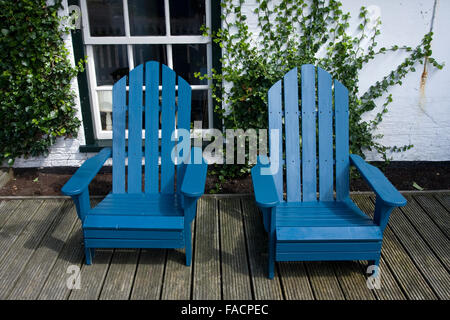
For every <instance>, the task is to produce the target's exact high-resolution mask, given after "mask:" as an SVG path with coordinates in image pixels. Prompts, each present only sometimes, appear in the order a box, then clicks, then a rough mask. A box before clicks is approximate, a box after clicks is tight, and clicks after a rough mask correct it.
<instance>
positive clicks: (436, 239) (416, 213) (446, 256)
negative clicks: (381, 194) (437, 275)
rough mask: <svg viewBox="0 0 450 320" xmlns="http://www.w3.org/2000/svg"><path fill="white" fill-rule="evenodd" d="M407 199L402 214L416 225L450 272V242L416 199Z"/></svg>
mask: <svg viewBox="0 0 450 320" xmlns="http://www.w3.org/2000/svg"><path fill="white" fill-rule="evenodd" d="M406 199H407V200H408V205H407V206H406V207H404V208H402V212H403V213H404V215H405V216H406V217H407V218H408V220H409V221H410V222H411V223H412V224H413V225H414V227H415V228H416V230H417V231H418V232H419V233H420V235H421V236H422V238H424V239H425V241H426V242H427V244H428V246H429V247H430V248H431V249H432V250H433V252H434V253H435V254H436V256H437V257H438V258H439V260H441V261H442V263H443V265H444V267H445V268H446V269H447V271H448V270H449V268H450V240H449V239H448V238H447V237H446V236H445V234H444V233H443V232H442V230H441V229H440V228H439V227H437V226H436V224H435V223H434V222H433V220H432V219H431V218H430V217H429V216H428V214H427V213H426V212H425V211H424V210H423V209H422V207H421V206H419V205H418V203H417V202H416V200H415V199H414V197H412V196H406ZM432 201H436V200H432ZM436 202H437V201H436ZM436 205H438V206H439V205H440V204H439V203H436ZM431 210H433V209H431Z"/></svg>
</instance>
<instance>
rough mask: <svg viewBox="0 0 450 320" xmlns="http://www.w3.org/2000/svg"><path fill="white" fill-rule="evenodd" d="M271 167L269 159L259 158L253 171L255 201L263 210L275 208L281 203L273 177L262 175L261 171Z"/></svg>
mask: <svg viewBox="0 0 450 320" xmlns="http://www.w3.org/2000/svg"><path fill="white" fill-rule="evenodd" d="M262 162H264V164H263V163H262ZM269 167H270V163H269V160H268V158H267V157H266V156H259V157H258V163H257V164H256V165H255V166H254V167H253V168H252V170H251V172H252V182H253V190H254V192H255V200H256V203H257V204H258V206H259V207H263V208H271V207H275V206H276V205H277V204H279V203H280V199H278V192H277V188H276V186H275V182H274V181H273V176H272V175H270V174H268V175H266V174H262V173H261V169H263V168H269Z"/></svg>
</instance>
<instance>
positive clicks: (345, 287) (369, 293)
mask: <svg viewBox="0 0 450 320" xmlns="http://www.w3.org/2000/svg"><path fill="white" fill-rule="evenodd" d="M332 265H333V267H334V270H335V272H336V276H337V279H338V281H339V284H340V286H341V288H342V291H343V292H344V296H345V299H346V300H375V295H374V293H373V290H371V289H369V288H368V287H367V278H366V277H365V276H364V274H363V273H362V272H361V265H360V264H359V262H358V261H338V262H333V263H332Z"/></svg>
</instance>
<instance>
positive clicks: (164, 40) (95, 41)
mask: <svg viewBox="0 0 450 320" xmlns="http://www.w3.org/2000/svg"><path fill="white" fill-rule="evenodd" d="M204 1H205V15H206V27H207V28H208V29H210V28H211V0H204ZM122 3H123V15H124V24H125V36H117V37H92V36H91V35H90V28H89V16H88V9H87V2H86V0H80V6H81V16H82V17H83V19H82V29H83V39H84V45H85V47H86V54H87V68H86V71H87V75H88V82H89V91H90V102H91V112H92V115H93V117H92V118H93V120H94V123H93V125H94V132H95V137H96V139H99V140H102V139H112V131H111V130H103V128H102V123H101V116H100V108H99V102H98V92H99V91H110V90H112V87H113V86H112V85H104V86H98V85H97V78H96V74H95V61H94V47H93V46H94V45H120V44H122V45H127V56H128V66H129V69H130V70H131V69H133V68H134V55H133V45H135V44H161V45H165V46H166V50H167V65H168V67H169V68H172V69H173V56H172V45H173V44H205V45H206V61H207V65H206V68H207V73H208V75H209V76H210V77H211V74H212V71H211V69H212V41H211V37H205V36H203V35H200V36H196V35H195V36H172V35H170V8H169V0H164V11H165V12H164V13H165V27H166V36H131V34H130V21H129V14H128V1H127V0H122ZM175 71H176V70H175ZM210 86H211V80H208V84H205V85H191V88H192V90H208V101H207V103H208V125H209V129H211V128H213V125H212V123H213V100H212V95H211V89H210ZM127 89H128V87H127ZM144 89H145V88H144ZM108 116H109V117H110V116H111V114H109V115H108V114H107V117H108ZM109 119H110V118H109ZM207 131H209V130H207ZM142 134H143V137H144V136H145V130H143V133H142ZM126 136H127V137H128V130H127V132H126Z"/></svg>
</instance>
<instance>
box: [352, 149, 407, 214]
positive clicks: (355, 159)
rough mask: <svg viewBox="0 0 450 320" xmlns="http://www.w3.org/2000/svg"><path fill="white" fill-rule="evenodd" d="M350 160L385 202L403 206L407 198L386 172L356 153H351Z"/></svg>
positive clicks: (392, 205) (378, 196)
mask: <svg viewBox="0 0 450 320" xmlns="http://www.w3.org/2000/svg"><path fill="white" fill-rule="evenodd" d="M350 162H351V163H352V164H353V165H354V166H355V167H356V168H357V169H358V171H359V172H360V173H361V175H362V177H363V178H364V180H365V181H366V182H367V183H368V184H369V186H370V187H371V188H372V190H373V191H374V192H375V194H376V195H377V198H379V199H380V200H381V201H382V202H383V203H384V204H386V205H388V206H391V207H403V206H404V205H406V199H405V198H404V197H403V196H402V195H401V194H400V192H398V191H397V189H395V187H394V186H393V185H392V184H391V183H390V182H389V180H388V179H387V178H386V177H385V176H384V174H383V173H382V172H381V171H380V170H379V169H378V168H377V167H374V166H372V165H370V164H368V163H367V162H366V161H364V159H363V158H361V157H360V156H358V155H356V154H351V155H350Z"/></svg>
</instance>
